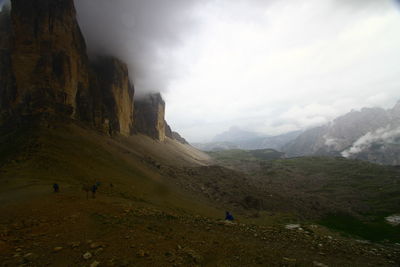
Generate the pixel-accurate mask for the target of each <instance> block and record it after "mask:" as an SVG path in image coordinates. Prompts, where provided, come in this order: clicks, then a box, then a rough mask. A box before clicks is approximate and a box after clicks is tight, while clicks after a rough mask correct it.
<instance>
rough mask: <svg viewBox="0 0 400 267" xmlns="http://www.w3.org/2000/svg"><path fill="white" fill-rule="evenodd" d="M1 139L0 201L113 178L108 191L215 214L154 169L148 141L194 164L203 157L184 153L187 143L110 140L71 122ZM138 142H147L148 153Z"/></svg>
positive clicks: (105, 184) (76, 188) (105, 187)
mask: <svg viewBox="0 0 400 267" xmlns="http://www.w3.org/2000/svg"><path fill="white" fill-rule="evenodd" d="M2 138H3V139H2V141H3V142H2V144H3V145H2V146H1V150H0V159H1V162H2V165H1V169H0V171H1V178H0V184H1V186H0V199H1V200H2V201H3V203H4V202H5V203H7V202H13V201H16V200H19V199H24V198H27V197H30V196H32V195H37V196H39V195H41V194H48V193H49V192H51V185H52V184H53V183H59V184H60V186H61V190H72V191H77V192H78V191H80V190H81V188H82V186H83V185H91V184H94V183H95V182H100V183H101V184H102V185H103V186H102V188H100V189H102V190H110V187H111V186H110V183H112V184H113V188H114V189H115V188H116V189H117V190H114V191H113V192H118V193H116V194H118V196H119V197H125V198H127V199H133V200H139V201H144V202H149V203H153V204H155V205H162V206H164V207H172V208H181V209H186V210H189V211H190V210H192V211H193V210H195V211H196V212H199V213H202V212H203V213H205V214H207V215H212V214H213V213H214V210H213V209H212V208H208V207H207V205H203V204H201V203H198V201H197V200H193V199H191V196H190V195H185V194H184V193H182V192H181V191H180V190H179V189H178V188H176V187H175V186H174V185H173V184H170V183H169V181H166V180H165V179H163V178H162V177H161V176H160V175H159V174H158V172H157V167H156V166H154V162H162V158H157V160H158V161H156V160H155V158H156V157H157V155H155V154H152V153H151V149H150V148H151V147H152V146H153V147H154V146H156V147H158V150H159V151H161V152H162V153H161V154H169V155H174V154H180V155H181V154H183V152H182V150H185V153H186V156H187V157H186V159H187V161H185V160H179V163H180V164H188V165H193V164H195V163H196V162H195V160H194V159H193V158H195V159H198V160H200V159H202V160H203V161H206V160H207V158H206V157H205V158H202V157H201V156H202V155H199V154H198V153H197V152H195V151H194V152H193V153H192V154H194V155H192V156H193V158H191V157H189V155H190V151H188V150H190V149H189V148H187V147H181V146H180V145H178V144H176V145H175V144H173V141H171V140H170V141H168V143H167V144H161V143H155V141H153V140H151V139H150V138H147V137H144V136H139V137H133V138H134V140H130V139H129V138H124V137H116V138H114V139H113V138H109V137H108V136H103V135H101V134H99V133H96V132H93V131H90V130H85V129H84V128H80V127H77V126H75V125H69V126H60V127H58V128H55V129H50V128H43V127H41V128H35V129H30V130H29V131H27V129H21V130H19V131H17V132H13V134H12V135H10V136H2ZM121 144H124V145H122V146H121ZM135 144H136V145H137V147H135V146H134V145H135ZM139 144H140V145H141V146H142V151H140V149H138V146H139ZM143 146H147V151H148V152H147V154H146V153H145V151H146V149H145V148H143ZM153 150H154V151H157V150H156V149H154V148H153ZM162 163H163V162H162ZM169 163H171V164H172V163H173V162H171V161H170V162H169ZM157 164H160V163H157ZM102 190H100V191H99V193H101V191H102Z"/></svg>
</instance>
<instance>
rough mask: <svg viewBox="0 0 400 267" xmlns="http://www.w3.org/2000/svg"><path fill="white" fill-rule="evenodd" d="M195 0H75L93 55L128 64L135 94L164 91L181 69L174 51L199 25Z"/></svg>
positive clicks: (82, 27)
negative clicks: (118, 59)
mask: <svg viewBox="0 0 400 267" xmlns="http://www.w3.org/2000/svg"><path fill="white" fill-rule="evenodd" d="M196 3H198V1H195V0H174V1H160V0H145V1H143V0H96V1H93V0H75V5H76V9H77V13H78V20H79V23H80V26H81V29H82V31H83V34H84V36H85V39H86V41H87V44H88V49H89V52H90V54H91V55H96V54H106V55H112V56H115V57H118V58H120V59H121V60H123V61H124V62H126V63H127V64H128V67H129V70H130V75H131V78H132V79H133V82H134V83H135V88H136V89H137V92H138V93H139V94H140V93H145V92H160V91H161V92H162V91H164V90H165V89H166V87H167V86H168V84H169V81H170V80H171V79H173V78H175V77H177V76H179V73H181V72H182V70H181V69H180V66H178V65H177V64H178V63H177V62H176V59H175V56H174V51H175V50H176V49H177V48H179V46H180V45H182V43H183V42H184V39H185V37H187V36H188V35H190V33H189V32H190V31H192V30H193V29H194V28H195V25H196V19H195V16H194V15H193V8H194V7H195V5H196Z"/></svg>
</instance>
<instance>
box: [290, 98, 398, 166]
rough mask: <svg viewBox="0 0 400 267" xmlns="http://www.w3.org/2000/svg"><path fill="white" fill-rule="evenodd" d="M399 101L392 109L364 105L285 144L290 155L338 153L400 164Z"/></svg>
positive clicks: (356, 157)
mask: <svg viewBox="0 0 400 267" xmlns="http://www.w3.org/2000/svg"><path fill="white" fill-rule="evenodd" d="M399 111H400V101H399V102H397V104H396V105H395V106H394V107H393V108H391V109H387V110H385V109H382V108H363V109H361V110H360V111H351V112H349V113H347V114H345V115H343V116H340V117H338V118H336V119H335V120H333V121H332V122H331V123H329V124H327V125H324V126H321V127H317V128H312V129H309V130H307V131H305V132H304V133H302V134H301V135H300V136H299V137H297V138H296V139H295V140H293V141H292V142H290V143H288V144H287V145H285V146H284V147H283V151H284V152H285V153H287V155H288V156H291V157H296V156H305V155H336V156H343V157H347V158H355V159H363V160H368V161H372V162H376V163H382V164H391V165H399V164H400V149H399V148H400V146H399V140H400V120H399V117H400V112H399Z"/></svg>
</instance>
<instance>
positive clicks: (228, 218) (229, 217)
mask: <svg viewBox="0 0 400 267" xmlns="http://www.w3.org/2000/svg"><path fill="white" fill-rule="evenodd" d="M225 220H226V221H233V216H232V214H230V213H229V211H227V212H225Z"/></svg>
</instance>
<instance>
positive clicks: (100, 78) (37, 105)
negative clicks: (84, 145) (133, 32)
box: [0, 0, 134, 135]
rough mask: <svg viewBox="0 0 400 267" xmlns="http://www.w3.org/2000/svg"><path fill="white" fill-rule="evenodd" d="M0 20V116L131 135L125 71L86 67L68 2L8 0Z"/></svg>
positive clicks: (114, 66)
mask: <svg viewBox="0 0 400 267" xmlns="http://www.w3.org/2000/svg"><path fill="white" fill-rule="evenodd" d="M11 3H12V9H11V13H10V12H9V11H7V10H5V11H4V12H2V13H1V16H0V33H1V37H0V64H1V66H2V67H1V68H0V110H1V111H2V113H3V114H8V115H11V114H12V115H19V116H24V115H32V114H43V113H50V114H57V116H66V117H69V118H72V119H79V120H82V121H85V122H88V123H90V124H91V125H93V126H95V127H97V128H99V129H102V130H104V131H105V132H108V133H115V132H120V133H121V134H123V135H129V134H131V131H132V128H133V112H134V107H133V86H132V85H131V83H130V81H129V74H128V69H127V67H126V65H125V64H124V63H122V62H120V61H119V60H117V59H114V58H111V57H102V58H101V59H97V60H95V61H94V62H90V61H89V58H88V56H87V52H86V44H85V40H84V38H83V36H82V34H81V31H80V28H79V25H78V23H77V21H76V13H75V7H74V2H73V0H12V2H11Z"/></svg>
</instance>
